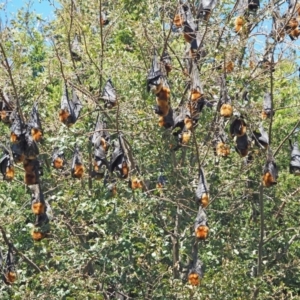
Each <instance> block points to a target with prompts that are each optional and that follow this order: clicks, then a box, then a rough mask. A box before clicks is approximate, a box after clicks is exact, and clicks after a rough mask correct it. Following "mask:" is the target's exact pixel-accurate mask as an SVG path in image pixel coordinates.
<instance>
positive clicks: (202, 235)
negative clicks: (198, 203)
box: [195, 225, 209, 240]
mask: <svg viewBox="0 0 300 300" xmlns="http://www.w3.org/2000/svg"><path fill="white" fill-rule="evenodd" d="M208 232H209V228H208V227H207V226H205V225H200V226H198V227H197V228H196V230H195V233H196V237H197V238H198V239H199V240H205V239H206V238H207V236H208Z"/></svg>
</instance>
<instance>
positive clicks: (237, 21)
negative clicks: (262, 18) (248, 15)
mask: <svg viewBox="0 0 300 300" xmlns="http://www.w3.org/2000/svg"><path fill="white" fill-rule="evenodd" d="M244 24H245V20H244V19H243V18H242V17H237V18H236V19H235V21H234V30H235V32H236V33H239V32H241V30H242V28H243V25H244Z"/></svg>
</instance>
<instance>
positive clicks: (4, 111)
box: [0, 90, 12, 124]
mask: <svg viewBox="0 0 300 300" xmlns="http://www.w3.org/2000/svg"><path fill="white" fill-rule="evenodd" d="M0 93H1V94H0V96H1V98H2V99H3V100H2V101H0V119H1V121H2V122H3V123H5V124H10V123H11V120H10V115H11V111H12V108H11V102H12V101H11V100H10V98H9V96H8V95H7V94H6V92H5V91H3V92H2V90H0Z"/></svg>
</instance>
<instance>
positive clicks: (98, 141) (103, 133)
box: [91, 115, 110, 152]
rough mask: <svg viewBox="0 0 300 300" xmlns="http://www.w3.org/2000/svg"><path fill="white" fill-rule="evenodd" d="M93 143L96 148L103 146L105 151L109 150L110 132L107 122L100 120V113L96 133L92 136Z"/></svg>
mask: <svg viewBox="0 0 300 300" xmlns="http://www.w3.org/2000/svg"><path fill="white" fill-rule="evenodd" d="M91 143H92V144H93V146H94V147H96V148H98V147H102V148H103V150H104V151H105V152H107V151H108V149H109V146H110V134H109V132H108V130H107V123H106V122H105V121H102V120H100V116H99V115H98V117H97V123H96V125H95V129H94V133H93V135H92V136H91Z"/></svg>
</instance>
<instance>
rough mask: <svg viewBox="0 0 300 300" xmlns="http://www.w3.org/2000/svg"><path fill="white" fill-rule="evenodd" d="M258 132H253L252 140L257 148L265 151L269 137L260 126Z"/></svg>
mask: <svg viewBox="0 0 300 300" xmlns="http://www.w3.org/2000/svg"><path fill="white" fill-rule="evenodd" d="M258 130H259V132H257V131H253V135H252V139H253V141H254V143H255V145H256V146H257V147H259V148H263V149H264V150H266V149H268V146H269V135H268V133H267V132H266V131H265V130H264V128H263V126H262V124H260V125H259V128H258Z"/></svg>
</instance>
